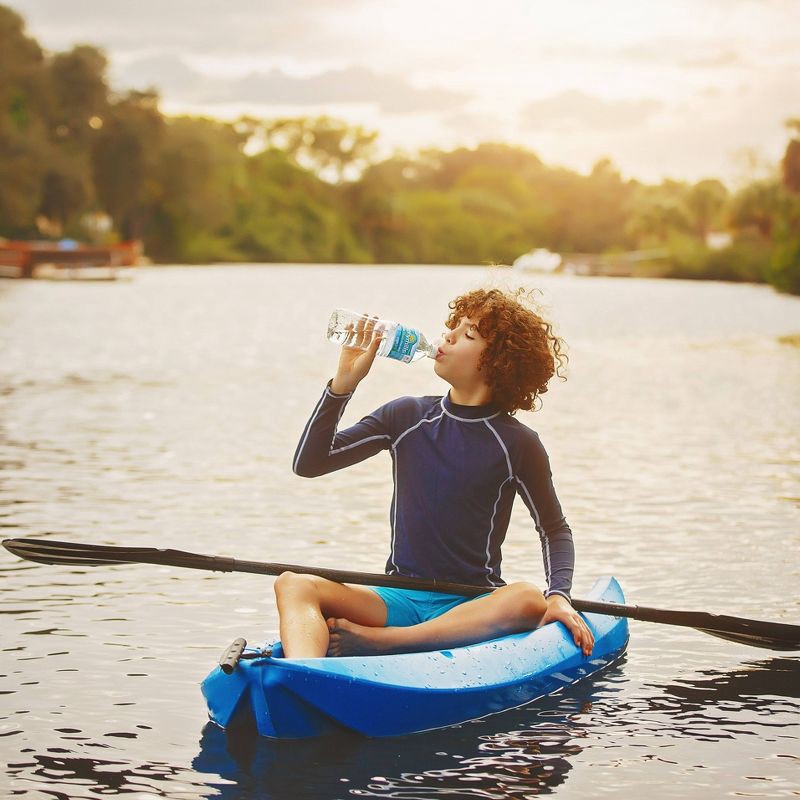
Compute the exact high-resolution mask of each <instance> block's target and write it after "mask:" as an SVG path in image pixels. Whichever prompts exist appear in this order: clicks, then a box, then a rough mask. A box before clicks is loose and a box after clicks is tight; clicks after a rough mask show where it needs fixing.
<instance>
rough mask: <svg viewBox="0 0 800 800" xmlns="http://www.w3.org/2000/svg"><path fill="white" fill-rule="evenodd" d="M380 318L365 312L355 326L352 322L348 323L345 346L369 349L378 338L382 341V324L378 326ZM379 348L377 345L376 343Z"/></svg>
mask: <svg viewBox="0 0 800 800" xmlns="http://www.w3.org/2000/svg"><path fill="white" fill-rule="evenodd" d="M377 322H378V318H377V317H376V316H370V315H368V314H366V313H364V314H363V315H362V316H361V317H360V318H359V319H358V321H357V322H356V324H355V326H353V324H352V323H350V324H348V326H347V328H346V330H347V339H345V342H344V346H345V347H353V348H356V349H357V350H369V349H370V347H371V346H372V345H374V343H375V340H376V339H377V340H378V342H380V339H381V336H382V333H383V331H382V329H381V328H380V326H378V327H376V325H377ZM375 349H377V345H375Z"/></svg>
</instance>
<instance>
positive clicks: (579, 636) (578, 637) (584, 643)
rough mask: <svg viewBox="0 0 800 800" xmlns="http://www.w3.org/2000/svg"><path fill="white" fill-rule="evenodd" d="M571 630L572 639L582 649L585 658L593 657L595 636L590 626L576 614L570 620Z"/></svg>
mask: <svg viewBox="0 0 800 800" xmlns="http://www.w3.org/2000/svg"><path fill="white" fill-rule="evenodd" d="M569 629H570V631H571V632H572V638H573V639H574V640H575V644H576V645H578V647H580V648H581V650H582V651H583V654H584V655H585V656H588V655H591V653H592V649H593V648H594V635H593V634H592V631H591V630H590V629H589V626H588V625H587V624H586V623H585V622H584V621H583V618H582V617H581V616H579V615H578V614H575V615H574V616H573V617H571V618H570V622H569Z"/></svg>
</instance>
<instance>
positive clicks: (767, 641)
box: [697, 623, 800, 651]
mask: <svg viewBox="0 0 800 800" xmlns="http://www.w3.org/2000/svg"><path fill="white" fill-rule="evenodd" d="M765 624H767V625H774V624H775V623H765ZM785 627H786V631H782V632H779V633H775V632H773V633H772V634H764V633H743V632H741V631H737V632H733V631H720V630H714V629H710V628H697V630H698V631H702V632H703V633H709V634H711V635H712V636H716V637H717V638H718V639H727V641H729V642H738V643H739V644H748V645H750V646H751V647H762V648H763V649H764V650H784V651H790V650H800V625H786V626H785Z"/></svg>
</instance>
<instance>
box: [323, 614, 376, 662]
mask: <svg viewBox="0 0 800 800" xmlns="http://www.w3.org/2000/svg"><path fill="white" fill-rule="evenodd" d="M326 621H327V623H328V630H329V631H330V642H329V644H328V655H329V656H369V655H375V654H377V653H385V652H386V650H387V648H386V643H385V641H384V640H385V635H384V634H385V631H386V629H385V628H369V627H367V626H365V625H356V624H355V623H354V622H350V620H349V619H334V618H333V617H331V618H330V619H328V620H326Z"/></svg>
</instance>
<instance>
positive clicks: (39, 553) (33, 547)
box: [3, 539, 126, 566]
mask: <svg viewBox="0 0 800 800" xmlns="http://www.w3.org/2000/svg"><path fill="white" fill-rule="evenodd" d="M3 547H5V549H6V550H8V552H9V553H13V554H14V555H15V556H17V557H18V558H24V559H25V560H26V561H35V562H37V563H39V564H70V565H74V564H82V565H84V566H99V565H101V564H123V563H126V562H125V559H122V560H120V559H119V558H115V557H113V556H111V555H109V554H106V553H104V552H102V550H101V549H100V548H96V547H95V548H93V549H92V550H91V551H88V550H86V549H84V548H83V547H82V546H81V545H78V544H68V543H66V542H55V541H52V540H49V541H44V540H39V539H4V540H3Z"/></svg>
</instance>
